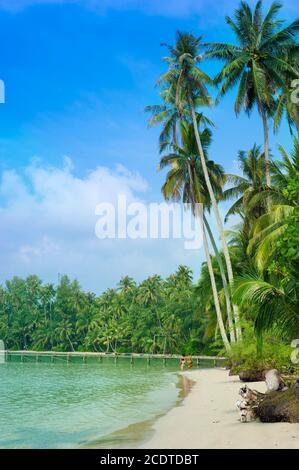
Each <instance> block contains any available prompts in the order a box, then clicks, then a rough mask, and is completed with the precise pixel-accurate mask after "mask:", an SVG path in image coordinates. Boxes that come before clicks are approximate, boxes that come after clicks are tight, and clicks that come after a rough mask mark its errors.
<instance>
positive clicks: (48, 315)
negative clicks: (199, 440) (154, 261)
mask: <svg viewBox="0 0 299 470" xmlns="http://www.w3.org/2000/svg"><path fill="white" fill-rule="evenodd" d="M195 303H196V299H195V297H194V285H193V283H192V273H191V271H190V269H189V268H187V267H185V266H180V267H179V268H178V270H177V272H176V273H174V274H172V275H171V276H169V277H168V278H167V279H165V280H163V279H161V278H160V277H159V276H152V277H149V278H148V279H146V280H144V281H143V282H141V283H140V284H139V285H137V284H136V283H135V282H134V280H133V279H131V278H130V277H128V276H125V277H124V278H122V279H121V281H120V282H119V284H118V286H117V288H116V289H108V290H107V291H105V292H104V293H103V294H102V295H100V296H98V297H97V296H96V295H95V294H93V293H89V292H83V291H82V290H81V289H80V286H79V284H78V282H77V281H70V279H69V278H68V277H67V276H62V277H61V279H60V282H59V284H58V285H57V286H54V285H51V284H42V282H41V280H40V279H39V278H38V277H36V276H29V277H28V278H27V279H20V278H17V277H15V278H13V279H12V280H11V281H7V282H6V284H5V286H3V287H0V338H1V339H3V340H4V341H5V343H6V345H7V347H8V348H9V349H35V350H56V351H59V350H60V351H72V350H77V351H117V352H132V351H134V352H148V353H162V352H166V353H178V354H181V353H185V354H195V353H200V352H202V351H205V352H208V350H209V343H211V341H210V342H209V341H206V340H203V336H204V325H205V318H204V316H202V317H201V316H200V315H194V310H195Z"/></svg>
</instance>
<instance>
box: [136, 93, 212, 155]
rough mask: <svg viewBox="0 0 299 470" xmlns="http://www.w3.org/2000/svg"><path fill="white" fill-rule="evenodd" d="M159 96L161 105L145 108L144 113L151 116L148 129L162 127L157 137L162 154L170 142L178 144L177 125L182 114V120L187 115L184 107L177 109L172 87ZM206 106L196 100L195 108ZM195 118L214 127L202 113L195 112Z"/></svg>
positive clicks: (203, 101) (204, 102)
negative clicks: (161, 101)
mask: <svg viewBox="0 0 299 470" xmlns="http://www.w3.org/2000/svg"><path fill="white" fill-rule="evenodd" d="M160 96H161V98H162V100H163V104H159V105H149V106H146V107H145V111H146V112H147V113H150V114H151V115H152V116H151V118H150V119H149V121H148V123H149V126H150V127H153V126H156V125H162V131H161V133H160V136H159V148H160V153H162V152H163V151H164V150H166V148H167V147H168V145H169V143H170V142H173V143H174V144H179V140H180V139H179V135H178V131H179V128H180V125H179V124H180V121H181V120H182V118H183V115H182V113H183V112H184V110H185V116H184V119H186V120H188V115H187V113H186V111H187V109H186V106H181V107H180V108H178V106H177V104H176V95H175V92H174V90H173V88H172V87H169V88H166V89H163V90H162V91H161V93H160ZM185 104H187V103H185ZM207 104H209V103H207V102H206V100H202V99H201V98H200V97H197V98H196V102H195V106H196V107H200V106H206V105H207ZM196 117H197V122H200V123H202V124H203V125H205V126H210V127H213V126H214V123H213V122H212V121H211V120H210V119H209V118H208V117H206V116H204V115H203V114H202V113H198V112H196Z"/></svg>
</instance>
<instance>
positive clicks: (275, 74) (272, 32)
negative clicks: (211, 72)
mask: <svg viewBox="0 0 299 470" xmlns="http://www.w3.org/2000/svg"><path fill="white" fill-rule="evenodd" d="M280 9H281V4H280V3H277V2H273V3H272V5H271V6H270V8H269V10H268V12H267V13H266V15H265V17H263V14H262V1H261V0H259V1H258V2H257V4H256V7H255V9H254V10H251V8H250V6H249V5H248V4H247V3H246V2H244V1H242V2H241V4H240V7H239V8H237V9H236V10H235V14H234V18H233V19H232V18H230V17H229V16H227V17H226V22H227V24H228V25H229V26H230V27H231V28H232V30H233V32H234V33H235V36H236V38H237V41H238V44H237V45H234V44H227V43H215V44H209V50H208V52H207V54H206V57H211V58H216V59H220V60H221V61H224V66H223V68H222V70H221V71H220V73H219V74H218V75H217V76H216V77H215V83H216V84H218V85H219V84H221V87H220V90H219V98H220V97H222V96H223V95H225V94H226V93H227V92H228V91H229V90H231V89H232V88H233V87H234V86H235V85H236V84H238V91H237V97H236V101H235V111H236V114H237V115H238V114H239V113H240V111H241V109H242V108H243V109H244V110H245V111H246V112H247V113H248V114H250V113H251V111H252V110H253V108H254V106H255V105H256V107H257V109H258V112H259V114H260V115H261V118H262V122H263V129H264V153H265V159H266V181H267V185H268V186H271V176H270V162H269V135H268V119H269V117H272V116H273V113H274V111H275V100H274V98H273V94H274V93H275V92H276V91H277V90H279V89H281V88H284V86H285V77H286V75H290V74H291V75H295V76H298V70H296V68H294V67H293V66H292V64H290V63H289V62H288V61H287V60H286V55H287V54H291V53H293V51H296V50H297V49H298V45H297V44H296V41H295V34H296V32H297V31H298V29H299V20H298V19H296V20H295V21H294V22H293V23H291V24H290V25H288V26H284V27H282V24H283V22H282V21H281V20H279V19H277V14H278V13H279V11H280Z"/></svg>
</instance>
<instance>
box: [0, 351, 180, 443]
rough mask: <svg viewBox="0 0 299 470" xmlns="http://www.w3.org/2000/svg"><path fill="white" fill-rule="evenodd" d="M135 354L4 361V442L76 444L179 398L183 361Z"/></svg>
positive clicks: (0, 394)
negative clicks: (69, 360) (135, 356)
mask: <svg viewBox="0 0 299 470" xmlns="http://www.w3.org/2000/svg"><path fill="white" fill-rule="evenodd" d="M171 362H172V361H169V364H168V366H166V367H165V366H163V364H162V361H158V360H157V361H153V362H152V363H151V365H150V366H148V365H147V363H146V361H145V360H144V359H138V360H136V361H135V364H134V365H133V366H132V365H130V360H129V359H119V360H118V363H117V364H115V363H114V361H113V359H104V360H103V361H102V362H99V361H98V360H94V361H89V363H87V364H82V363H80V362H76V363H71V364H66V363H65V362H56V363H54V364H52V363H43V362H39V363H28V362H27V363H23V364H22V363H19V362H7V363H5V364H0V423H1V425H0V448H76V447H81V446H88V445H89V443H93V442H95V441H97V440H99V441H100V440H101V439H102V438H105V436H107V435H109V434H110V433H114V432H115V431H117V430H119V429H122V428H125V427H126V426H129V425H131V424H133V423H137V422H141V421H145V420H149V419H152V418H154V417H155V416H156V415H158V414H161V413H163V412H165V411H167V410H168V409H169V408H171V407H172V406H173V405H174V404H175V403H176V401H177V399H178V387H177V382H178V376H177V373H176V372H177V371H178V364H177V363H176V362H173V363H172V364H171Z"/></svg>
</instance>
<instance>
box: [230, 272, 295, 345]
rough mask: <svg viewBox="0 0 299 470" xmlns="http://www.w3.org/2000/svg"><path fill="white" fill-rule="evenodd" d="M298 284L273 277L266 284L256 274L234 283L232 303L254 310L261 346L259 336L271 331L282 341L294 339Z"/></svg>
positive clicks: (247, 275) (241, 278)
mask: <svg viewBox="0 0 299 470" xmlns="http://www.w3.org/2000/svg"><path fill="white" fill-rule="evenodd" d="M298 294H299V289H298V282H297V284H294V281H293V280H292V281H291V282H286V281H285V279H279V278H277V277H275V278H274V279H272V281H270V282H267V281H265V280H264V278H263V277H262V276H261V275H260V274H256V273H254V272H253V273H249V274H246V275H243V276H240V277H239V278H238V280H236V283H235V288H234V296H233V297H234V300H235V302H237V303H238V304H239V305H241V306H244V307H246V308H248V307H251V308H252V309H254V310H255V311H256V318H255V331H256V333H257V337H258V339H259V340H260V341H259V343H260V344H259V346H260V347H261V345H262V341H261V340H262V335H263V333H264V332H266V331H269V330H273V329H274V330H275V333H276V334H279V335H281V336H283V337H285V338H288V339H293V338H296V337H297V335H298V333H299V316H298V312H299V302H298V298H299V297H298Z"/></svg>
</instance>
